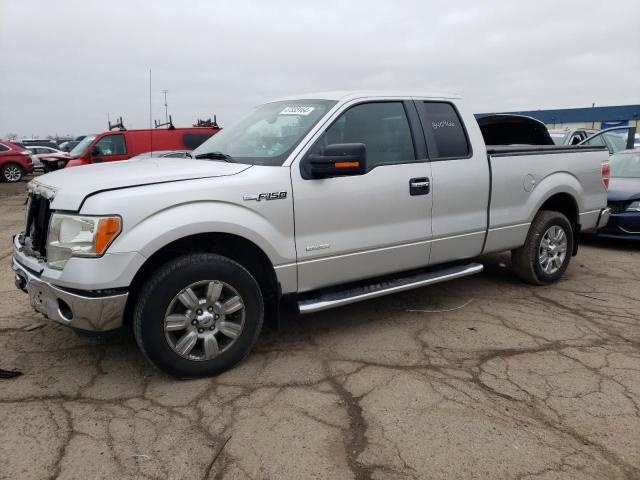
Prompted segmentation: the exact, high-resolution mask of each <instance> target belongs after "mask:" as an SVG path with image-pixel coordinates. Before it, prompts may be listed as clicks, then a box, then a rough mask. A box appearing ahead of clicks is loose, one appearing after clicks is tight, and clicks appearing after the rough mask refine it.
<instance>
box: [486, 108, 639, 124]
mask: <svg viewBox="0 0 640 480" xmlns="http://www.w3.org/2000/svg"><path fill="white" fill-rule="evenodd" d="M500 113H511V114H517V115H526V116H529V117H533V118H537V119H538V120H540V121H542V122H544V123H545V124H546V125H547V127H548V128H555V129H564V128H569V129H573V128H594V129H602V128H611V127H620V126H631V127H640V105H617V106H609V107H595V106H594V107H587V108H561V109H554V110H528V111H521V112H500ZM480 115H485V114H478V116H480Z"/></svg>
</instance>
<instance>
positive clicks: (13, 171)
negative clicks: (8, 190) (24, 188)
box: [0, 163, 22, 183]
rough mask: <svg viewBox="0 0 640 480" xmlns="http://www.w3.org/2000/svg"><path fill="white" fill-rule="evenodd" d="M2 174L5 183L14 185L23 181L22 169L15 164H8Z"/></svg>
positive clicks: (3, 168)
mask: <svg viewBox="0 0 640 480" xmlns="http://www.w3.org/2000/svg"><path fill="white" fill-rule="evenodd" d="M0 173H1V174H2V175H1V176H2V179H3V180H4V181H5V182H10V183H14V182H19V181H20V180H22V168H20V165H16V164H15V163H7V164H6V165H5V166H4V167H2V171H1V172H0Z"/></svg>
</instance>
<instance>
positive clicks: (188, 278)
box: [133, 253, 264, 378]
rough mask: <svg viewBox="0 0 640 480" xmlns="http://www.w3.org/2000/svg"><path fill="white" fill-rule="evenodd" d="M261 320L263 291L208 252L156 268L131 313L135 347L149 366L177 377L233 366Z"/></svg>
mask: <svg viewBox="0 0 640 480" xmlns="http://www.w3.org/2000/svg"><path fill="white" fill-rule="evenodd" d="M189 289H190V290H191V293H189V292H188V290H189ZM210 292H211V293H210ZM191 294H193V295H191ZM216 294H217V297H216ZM194 296H195V298H194ZM236 297H239V298H240V300H239V301H238V300H237V298H236ZM214 299H215V301H214ZM238 303H239V304H240V305H241V307H238ZM185 318H186V321H185V320H184V319H185ZM263 320H264V303H263V298H262V292H261V291H260V287H259V286H258V283H257V282H256V280H255V279H254V278H253V276H252V275H251V273H249V272H248V271H247V270H246V269H245V268H244V267H243V266H242V265H240V264H238V263H236V262H235V261H233V260H231V259H229V258H227V257H223V256H221V255H216V254H212V253H194V254H189V255H184V256H181V257H178V258H176V259H174V260H171V261H169V262H168V263H166V264H165V265H163V266H162V267H160V268H159V269H158V270H156V271H155V272H154V273H153V274H152V275H151V276H150V277H149V278H148V280H147V281H146V282H145V284H144V285H143V287H142V289H141V291H140V294H139V295H138V298H137V299H136V304H135V308H134V313H133V327H134V334H135V338H136V342H137V343H138V346H139V347H140V350H142V352H143V354H144V355H145V356H146V357H147V359H148V360H149V361H150V362H151V363H152V364H153V365H155V366H156V367H158V368H159V369H160V370H162V371H163V372H165V373H167V374H169V375H172V376H174V377H179V378H197V377H207V376H211V375H216V374H219V373H222V372H224V371H226V370H229V369H230V368H232V367H233V366H234V365H236V364H237V363H238V362H240V361H241V360H242V359H243V358H244V357H246V356H247V355H248V354H249V352H250V351H251V349H252V347H253V345H254V344H255V342H256V340H257V339H258V335H259V334H260V331H261V329H262V324H263ZM194 322H195V323H194ZM194 335H196V337H194ZM234 335H235V336H234ZM211 337H213V338H214V340H212V339H211ZM192 343H193V345H191V344H192ZM187 349H188V351H187ZM212 355H213V356H212Z"/></svg>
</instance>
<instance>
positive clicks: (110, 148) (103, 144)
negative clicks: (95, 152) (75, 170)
mask: <svg viewBox="0 0 640 480" xmlns="http://www.w3.org/2000/svg"><path fill="white" fill-rule="evenodd" d="M95 146H96V147H98V149H99V150H100V154H101V155H104V156H105V157H108V156H109V155H125V154H126V153H127V148H126V146H125V144H124V135H122V134H117V135H107V136H106V137H102V138H101V139H100V140H98V142H97V143H96V144H95Z"/></svg>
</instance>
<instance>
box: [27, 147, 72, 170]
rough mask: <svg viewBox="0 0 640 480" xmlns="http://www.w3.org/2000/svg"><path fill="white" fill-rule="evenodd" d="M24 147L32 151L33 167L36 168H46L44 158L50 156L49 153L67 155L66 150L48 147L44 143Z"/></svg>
mask: <svg viewBox="0 0 640 480" xmlns="http://www.w3.org/2000/svg"><path fill="white" fill-rule="evenodd" d="M24 148H26V149H27V150H29V151H30V152H31V160H33V168H34V169H35V170H44V164H43V163H42V159H43V158H45V157H48V156H49V155H53V156H57V155H59V154H63V155H65V152H63V151H62V150H58V149H56V148H52V147H46V146H44V145H26V146H25V147H24Z"/></svg>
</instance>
